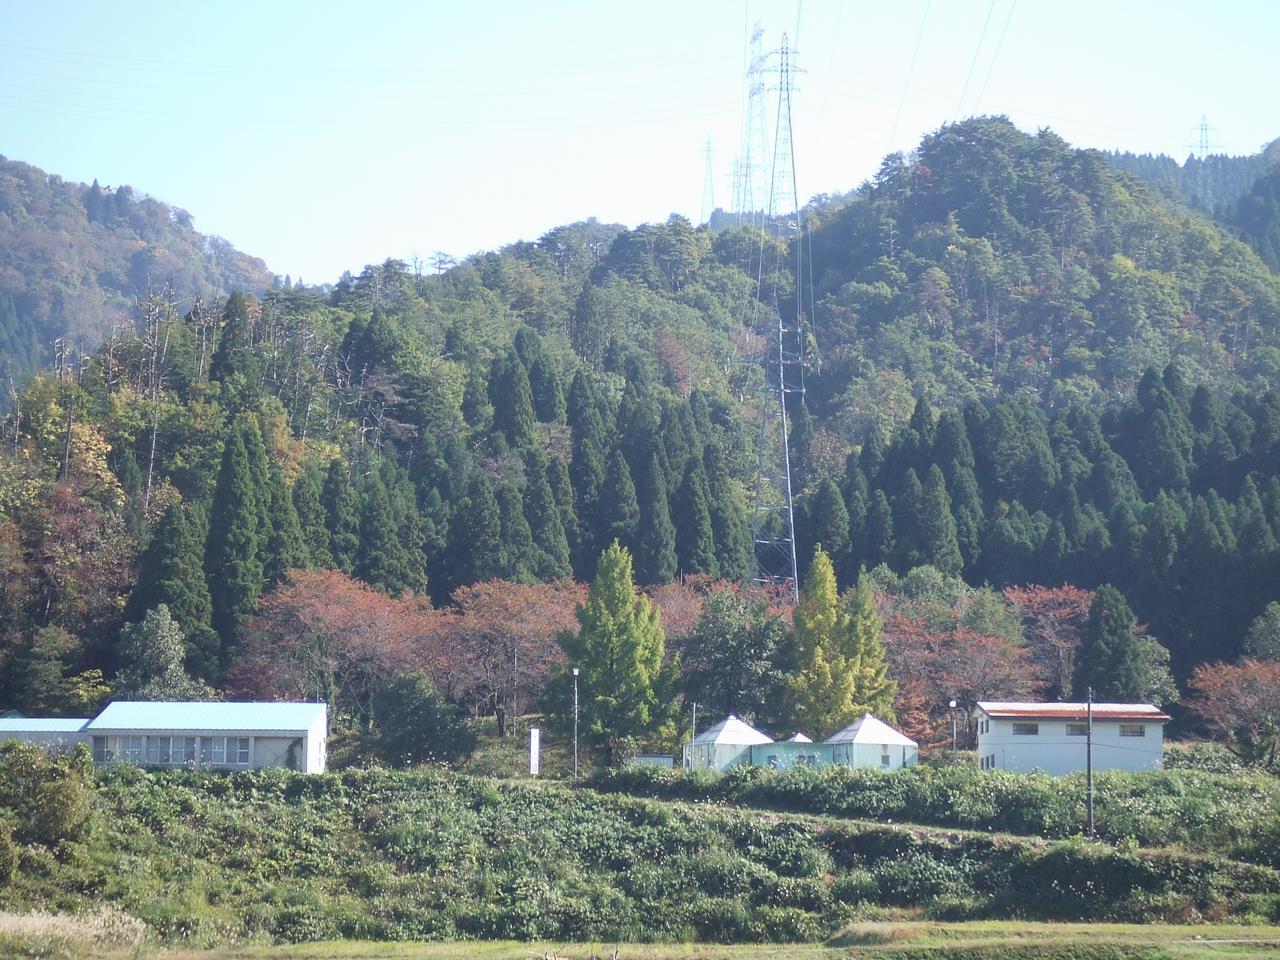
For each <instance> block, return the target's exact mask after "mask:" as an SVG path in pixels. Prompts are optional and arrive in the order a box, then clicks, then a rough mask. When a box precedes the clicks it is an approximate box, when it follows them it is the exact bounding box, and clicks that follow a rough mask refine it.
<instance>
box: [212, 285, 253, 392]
mask: <svg viewBox="0 0 1280 960" xmlns="http://www.w3.org/2000/svg"><path fill="white" fill-rule="evenodd" d="M252 347H253V321H252V319H251V318H250V315H249V301H248V299H247V298H246V297H245V296H244V295H243V294H241V293H233V294H231V296H229V297H227V302H226V304H225V305H224V306H223V308H222V333H221V334H220V335H219V337H218V346H217V348H216V349H215V350H214V351H213V360H212V361H211V362H210V364H209V379H210V380H214V381H217V382H219V383H222V382H225V381H227V380H229V379H230V378H231V377H232V376H233V375H235V374H237V373H239V374H244V375H246V376H249V375H250V374H251V373H252V369H253V366H254V363H255V360H254V353H253V350H252Z"/></svg>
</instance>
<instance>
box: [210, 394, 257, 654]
mask: <svg viewBox="0 0 1280 960" xmlns="http://www.w3.org/2000/svg"><path fill="white" fill-rule="evenodd" d="M257 434H258V428H257V426H256V425H255V424H254V423H253V421H252V419H251V418H249V419H242V420H239V421H237V423H236V425H235V426H233V427H232V428H231V432H230V433H229V434H228V436H227V439H226V442H225V443H224V444H223V452H222V466H221V468H220V470H219V471H218V482H217V486H216V487H215V488H214V492H213V506H212V508H211V509H210V511H209V538H208V543H207V545H206V548H205V572H206V574H207V575H208V578H209V596H210V599H211V601H212V608H213V615H212V618H211V621H212V625H213V629H214V630H215V631H216V632H217V634H218V637H219V639H220V641H221V664H220V665H221V667H222V668H224V669H225V668H226V666H227V664H228V663H229V662H230V659H231V652H232V650H233V649H234V647H235V645H236V643H237V633H238V631H239V629H240V622H241V621H242V620H243V619H244V618H245V617H246V616H248V615H249V614H250V613H252V612H253V607H254V604H255V603H257V600H258V595H259V594H260V593H261V592H262V585H263V571H262V556H261V551H262V546H263V541H262V531H261V529H260V520H259V518H260V517H261V515H262V514H261V511H260V510H259V500H260V492H259V490H258V489H257V487H256V486H255V481H256V477H255V473H254V470H253V469H252V467H251V465H250V462H249V455H248V453H247V452H246V451H245V437H246V435H248V436H250V437H251V438H254V437H257Z"/></svg>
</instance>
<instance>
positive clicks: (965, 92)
mask: <svg viewBox="0 0 1280 960" xmlns="http://www.w3.org/2000/svg"><path fill="white" fill-rule="evenodd" d="M995 8H996V0H991V4H990V5H989V6H988V7H987V16H986V19H984V20H983V21H982V32H981V33H980V34H978V45H977V47H975V48H974V51H973V61H972V62H971V63H970V64H969V75H968V76H966V77H965V78H964V86H963V87H962V88H961V89H960V100H959V102H957V103H956V115H955V117H954V118H953V122H954V121H955V120H959V119H960V108H961V107H963V106H964V98H965V97H966V96H967V95H968V93H969V81H971V80H972V79H973V71H974V68H976V67H977V66H978V55H979V54H980V53H982V44H983V42H984V41H985V40H986V39H987V27H988V26H989V25H990V23H991V13H992V11H993V10H995Z"/></svg>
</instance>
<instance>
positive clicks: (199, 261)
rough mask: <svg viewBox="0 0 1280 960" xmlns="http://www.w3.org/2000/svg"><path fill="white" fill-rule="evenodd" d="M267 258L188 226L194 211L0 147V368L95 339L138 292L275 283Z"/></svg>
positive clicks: (24, 368) (190, 293)
mask: <svg viewBox="0 0 1280 960" xmlns="http://www.w3.org/2000/svg"><path fill="white" fill-rule="evenodd" d="M271 285H272V276H271V274H270V273H268V272H267V268H266V265H265V264H264V263H263V262H262V261H261V260H258V259H256V258H254V257H250V256H246V255H245V254H243V253H240V252H239V251H238V250H236V249H235V248H234V247H232V246H231V244H229V243H227V241H225V240H223V239H221V238H219V237H212V236H204V235H202V234H199V233H197V232H196V231H195V230H194V229H193V228H192V220H191V215H190V214H189V213H187V212H186V211H185V210H181V209H178V208H176V207H170V206H168V205H167V204H164V203H161V202H160V201H158V200H154V199H152V198H151V197H147V196H140V195H137V194H135V193H134V191H133V190H132V189H131V188H130V187H127V186H122V187H118V188H116V189H114V190H112V189H110V188H106V189H104V188H103V187H101V186H99V184H98V182H97V181H96V180H95V181H94V182H93V184H92V185H89V186H86V185H84V184H81V183H69V182H67V181H64V180H63V179H62V178H61V177H58V176H54V175H52V174H46V173H45V172H44V171H43V170H39V169H37V168H36V167H33V166H31V165H29V164H26V163H19V162H17V161H14V160H8V159H6V158H4V157H3V156H0V369H3V370H4V371H6V372H8V373H11V374H14V375H15V376H20V375H21V374H24V373H26V372H28V371H30V370H33V369H35V368H36V367H37V366H39V365H40V364H41V363H44V362H47V361H48V360H49V359H50V352H49V351H50V344H51V343H52V341H53V340H54V339H56V338H58V337H67V338H68V339H69V340H71V341H73V342H78V343H81V344H83V345H84V346H85V347H86V348H92V347H94V346H96V345H97V344H98V343H99V342H100V341H102V340H103V339H104V338H105V337H106V336H107V332H108V331H109V330H110V329H111V328H113V327H116V326H118V324H119V323H120V321H121V320H122V318H123V319H124V320H125V321H126V322H128V323H129V324H132V321H133V320H134V318H135V317H136V314H137V308H136V304H137V301H138V300H139V299H141V298H143V297H145V296H146V295H147V294H148V292H149V291H157V292H158V291H162V290H169V291H171V293H172V296H173V298H174V299H175V300H176V301H177V302H178V303H179V304H181V305H183V308H184V309H186V308H187V307H189V306H190V305H191V304H192V303H193V302H194V301H196V300H203V301H204V302H206V303H210V302H212V301H214V300H217V299H219V298H223V297H225V296H226V295H227V294H229V293H230V292H231V291H233V290H242V291H244V292H246V293H261V292H263V291H265V290H268V289H270V287H271Z"/></svg>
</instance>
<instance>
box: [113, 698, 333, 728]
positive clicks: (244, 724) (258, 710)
mask: <svg viewBox="0 0 1280 960" xmlns="http://www.w3.org/2000/svg"><path fill="white" fill-rule="evenodd" d="M325 709H326V708H325V705H324V704H323V703H208V702H201V701H194V702H158V701H157V702H145V701H135V700H117V701H116V702H115V703H112V704H110V705H109V706H108V707H107V708H106V709H105V710H103V711H102V713H100V714H98V716H97V717H96V718H94V719H93V720H92V721H90V723H89V725H88V727H87V729H89V730H210V731H219V730H235V731H246V732H247V731H253V732H263V733H265V732H276V731H282V732H283V731H288V732H291V733H301V732H303V731H305V730H308V729H310V727H311V725H312V724H313V723H315V722H316V720H317V719H318V718H319V717H321V716H323V715H324V713H325Z"/></svg>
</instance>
